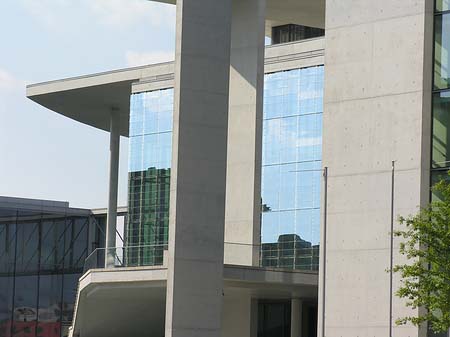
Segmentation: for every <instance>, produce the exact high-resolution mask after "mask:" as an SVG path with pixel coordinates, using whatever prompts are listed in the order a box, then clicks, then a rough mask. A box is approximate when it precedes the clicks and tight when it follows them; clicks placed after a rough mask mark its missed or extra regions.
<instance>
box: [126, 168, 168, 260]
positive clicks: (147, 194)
mask: <svg viewBox="0 0 450 337" xmlns="http://www.w3.org/2000/svg"><path fill="white" fill-rule="evenodd" d="M128 184H129V187H128V189H129V213H128V227H127V230H126V233H125V235H126V237H125V238H126V244H127V245H128V247H130V248H129V249H128V250H127V253H128V261H127V264H128V265H150V264H155V265H160V264H162V262H163V261H162V259H163V252H164V250H165V249H167V241H168V230H169V196H170V191H169V185H170V169H156V168H154V167H150V168H149V169H147V170H146V171H139V172H130V173H129V180H128ZM132 247H136V249H133V248H132Z"/></svg>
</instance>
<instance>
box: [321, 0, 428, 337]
mask: <svg viewBox="0 0 450 337" xmlns="http://www.w3.org/2000/svg"><path fill="white" fill-rule="evenodd" d="M432 3H433V1H428V0H414V1H412V0H380V1H373V0H362V1H361V0H359V1H353V0H329V1H328V2H327V10H326V42H325V45H326V53H325V99H324V100H325V102H324V103H325V107H324V116H323V120H324V121H323V123H324V125H323V128H324V131H323V164H324V165H325V166H328V167H329V184H328V203H327V206H328V213H327V217H328V222H327V224H328V226H327V227H328V228H327V234H328V235H327V238H326V243H327V260H326V280H325V287H326V288H325V289H326V296H325V336H326V337H335V336H336V337H337V336H345V337H369V336H370V337H374V336H376V337H385V336H389V304H390V291H389V273H387V272H386V269H387V268H389V263H390V212H391V204H390V202H391V200H390V199H391V198H390V193H391V161H392V160H395V161H396V170H397V171H396V174H395V210H394V212H395V215H396V216H397V215H399V214H402V215H408V214H410V213H414V212H416V211H417V209H418V206H419V205H424V204H425V203H426V202H427V201H428V194H429V192H428V183H429V166H430V153H429V150H430V108H431V98H430V85H431V50H432V48H431V41H432ZM322 229H323V228H322ZM322 246H323V240H322ZM395 250H397V251H398V242H397V241H396V242H395ZM321 256H322V257H323V252H322V254H321ZM323 262H324V261H322V263H323ZM401 262H402V259H401V258H400V257H399V255H398V254H397V253H396V254H395V255H394V263H395V264H398V263H401ZM321 276H322V279H321V281H320V283H321V284H320V286H321V287H323V285H324V282H323V281H324V280H323V273H322V275H321ZM398 285H399V280H398V278H397V277H395V278H394V291H395V289H397V288H398ZM321 289H323V288H321ZM319 293H320V294H321V293H322V292H321V291H320V292H319ZM321 300H322V299H320V300H319V304H320V303H321ZM321 310H322V306H321V307H320V308H319V319H320V314H321ZM408 314H417V312H411V311H410V310H409V309H406V308H405V306H404V303H403V302H402V301H400V300H398V299H396V298H394V302H393V320H394V322H395V319H396V318H398V317H401V316H404V315H408ZM321 324H322V321H320V323H319V331H321V327H322V326H321ZM394 324H395V323H394ZM393 330H394V336H396V337H402V336H405V337H406V336H408V337H413V336H423V331H418V329H417V328H415V327H412V326H406V327H394V328H393ZM319 336H322V334H319Z"/></svg>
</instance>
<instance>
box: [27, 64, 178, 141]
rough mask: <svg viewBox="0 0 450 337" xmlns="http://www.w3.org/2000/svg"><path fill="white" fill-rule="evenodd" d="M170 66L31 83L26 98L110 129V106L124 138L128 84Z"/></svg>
mask: <svg viewBox="0 0 450 337" xmlns="http://www.w3.org/2000/svg"><path fill="white" fill-rule="evenodd" d="M171 67H172V63H166V64H158V65H150V66H142V67H136V68H128V69H124V70H115V71H109V72H104V73H99V74H93V75H87V76H80V77H73V78H68V79H62V80H56V81H50V82H44V83H38V84H32V85H29V86H27V97H28V98H29V99H31V100H33V101H34V102H36V103H38V104H40V105H42V106H44V107H46V108H48V109H50V110H53V111H55V112H57V113H59V114H62V115H64V116H66V117H69V118H71V119H74V120H76V121H78V122H81V123H83V124H87V125H90V126H93V127H95V128H98V129H102V130H105V131H109V129H110V114H111V109H118V110H119V111H120V135H121V136H125V137H128V131H129V130H128V129H129V126H128V124H129V114H130V94H131V86H132V83H133V82H136V81H138V80H140V79H142V78H145V77H148V76H150V75H152V76H156V75H155V74H158V72H159V71H161V72H162V73H165V71H166V68H167V69H171ZM155 68H157V71H156V72H155V71H154V69H155Z"/></svg>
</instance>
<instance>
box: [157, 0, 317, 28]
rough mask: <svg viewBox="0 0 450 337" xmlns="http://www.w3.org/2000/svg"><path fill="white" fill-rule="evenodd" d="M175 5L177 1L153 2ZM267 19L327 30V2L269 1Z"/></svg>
mask: <svg viewBox="0 0 450 337" xmlns="http://www.w3.org/2000/svg"><path fill="white" fill-rule="evenodd" d="M151 1H155V2H162V3H167V4H175V3H176V0H151ZM266 18H267V20H269V21H272V22H274V24H275V23H276V24H287V23H295V24H298V25H304V26H310V27H317V28H325V0H267V14H266Z"/></svg>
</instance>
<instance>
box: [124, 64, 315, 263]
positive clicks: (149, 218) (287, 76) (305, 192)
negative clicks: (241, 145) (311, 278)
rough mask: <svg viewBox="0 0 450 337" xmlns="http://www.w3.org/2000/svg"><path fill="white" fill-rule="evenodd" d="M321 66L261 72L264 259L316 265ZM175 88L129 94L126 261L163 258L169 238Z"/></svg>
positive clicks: (160, 259) (145, 260)
mask: <svg viewBox="0 0 450 337" xmlns="http://www.w3.org/2000/svg"><path fill="white" fill-rule="evenodd" d="M323 76H324V70H323V66H317V67H310V68H304V69H296V70H290V71H283V72H277V73H273V74H267V75H265V89H264V97H265V98H264V124H263V168H262V172H263V173H262V202H263V212H262V228H261V232H262V238H261V240H262V248H261V264H262V265H263V266H268V267H282V268H290V269H304V270H317V269H318V265H319V236H320V234H319V232H320V228H319V227H320V188H321V184H320V182H321V172H322V171H321V166H322V162H321V158H322V154H321V149H322V111H323ZM172 114H173V89H165V90H156V91H151V92H144V93H139V94H134V95H132V97H131V113H130V158H129V199H128V200H129V214H128V225H127V230H126V239H125V241H126V245H127V247H136V249H135V250H133V249H131V250H130V249H127V252H128V253H127V254H128V257H127V264H128V265H158V264H162V262H163V261H162V258H163V253H162V251H163V250H164V249H165V248H166V245H167V242H168V224H169V220H168V219H169V197H170V195H169V194H170V193H169V191H170V167H171V155H172Z"/></svg>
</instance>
